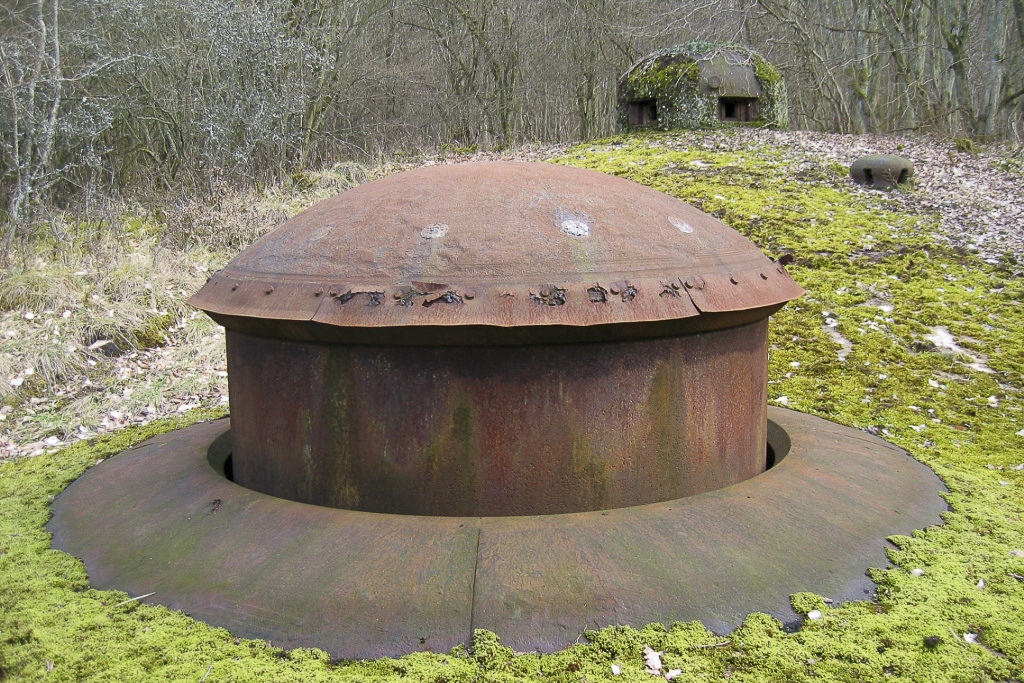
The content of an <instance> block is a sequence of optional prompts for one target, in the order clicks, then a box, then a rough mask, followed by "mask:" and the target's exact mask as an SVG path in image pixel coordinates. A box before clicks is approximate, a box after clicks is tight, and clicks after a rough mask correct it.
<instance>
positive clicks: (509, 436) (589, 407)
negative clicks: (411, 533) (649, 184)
mask: <svg viewBox="0 0 1024 683" xmlns="http://www.w3.org/2000/svg"><path fill="white" fill-rule="evenodd" d="M802 291H803V290H801V289H800V287H799V286H798V285H796V284H795V283H794V282H793V280H792V279H791V278H790V277H789V274H788V273H786V271H785V269H784V268H783V267H782V266H781V265H779V264H777V263H774V262H772V261H771V260H770V259H768V258H767V257H766V256H765V255H764V254H762V253H761V252H760V251H759V250H758V249H757V248H756V247H755V246H754V245H753V244H752V243H751V242H750V241H749V240H747V239H746V238H744V237H743V236H741V235H740V234H739V233H737V232H735V231H734V230H732V229H730V228H729V227H727V226H726V225H724V224H723V223H721V222H720V221H718V220H716V219H714V218H713V217H711V216H708V215H707V214H704V213H701V212H700V211H698V210H696V209H695V208H693V207H692V206H690V205H688V204H685V203H683V202H681V201H679V200H677V199H674V198H672V197H669V196H668V195H665V194H663V193H660V192H657V191H654V190H651V189H649V188H646V187H643V186H641V185H638V184H636V183H633V182H630V181H627V180H623V179H621V178H616V177H613V176H608V175H605V174H601V173H596V172H594V171H588V170H583V169H576V168H570V167H565V166H558V165H553V164H536V163H533V164H530V163H510V162H493V163H474V164H459V165H453V166H440V167H428V168H421V169H417V170H414V171H409V172H406V173H402V174H399V175H397V176H393V177H391V178H386V179H384V180H380V181H376V182H373V183H368V184H366V185H364V186H361V187H358V188H356V189H353V190H350V191H348V192H346V193H344V194H341V195H338V196H336V197H334V198H332V199H330V200H328V201H326V202H322V203H321V204H318V205H317V206H314V207H313V208H311V209H309V210H308V211H306V212H304V213H302V214H300V215H299V216H297V217H296V218H294V219H292V220H290V221H288V222H287V223H285V224H284V225H282V226H280V227H279V228H278V229H276V230H275V231H273V232H272V233H270V234H269V235H267V236H266V237H264V238H263V239H261V240H259V241H258V242H257V243H256V244H254V245H253V246H252V247H250V248H249V249H246V250H245V251H244V252H243V253H242V254H240V255H239V256H238V257H237V258H235V259H234V260H233V261H232V262H231V263H230V264H229V265H228V266H227V267H226V268H224V269H223V270H222V271H220V272H219V273H217V274H216V275H215V276H214V277H213V278H211V280H210V281H209V282H208V283H207V284H206V286H204V287H203V289H202V290H201V291H200V292H199V293H197V294H196V295H195V296H194V297H193V298H192V300H191V303H192V304H193V305H196V306H199V307H200V308H203V309H204V310H206V311H207V312H208V313H210V315H211V316H213V317H214V318H215V319H216V320H218V321H219V322H221V323H223V324H224V325H225V327H226V328H227V329H228V370H229V378H230V379H229V382H230V388H231V392H230V393H231V409H232V415H233V417H234V419H235V425H236V450H235V454H234V467H235V472H236V474H237V477H238V481H239V482H240V483H243V484H244V485H246V486H250V487H252V488H254V489H256V490H258V491H262V492H265V493H271V494H273V495H277V496H281V497H285V498H289V499H292V500H298V501H302V502H308V503H313V504H318V505H329V506H335V507H341V508H347V509H358V510H367V511H376V512H395V513H406V514H427V515H521V514H553V513H564V512H577V511H583V510H593V509H607V508H614V507H623V506H628V505H639V504H645V503H650V502H655V501H661V500H669V499H673V498H678V497H680V496H685V495H692V494H694V493H699V492H701V491H707V490H710V489H714V488H718V487H721V486H727V485H729V484H732V483H735V482H737V481H740V480H742V479H745V478H747V477H751V476H754V475H755V474H757V473H758V472H760V471H762V470H763V469H764V455H763V453H761V452H760V451H761V450H763V448H762V446H763V443H764V429H765V417H764V415H765V400H764V399H765V382H766V365H767V332H766V329H767V328H766V320H767V317H768V315H770V314H771V313H773V312H774V311H775V310H777V309H778V308H779V307H780V306H782V305H783V304H784V303H785V302H786V301H787V300H789V299H791V298H794V297H796V296H798V295H799V294H800V293H802ZM598 342H600V344H598Z"/></svg>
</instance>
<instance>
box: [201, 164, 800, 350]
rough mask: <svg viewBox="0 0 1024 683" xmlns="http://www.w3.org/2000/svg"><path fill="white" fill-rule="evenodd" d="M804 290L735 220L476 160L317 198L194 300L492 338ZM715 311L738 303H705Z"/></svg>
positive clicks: (638, 332)
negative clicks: (731, 223) (514, 330)
mask: <svg viewBox="0 0 1024 683" xmlns="http://www.w3.org/2000/svg"><path fill="white" fill-rule="evenodd" d="M802 291H803V290H802V289H801V288H800V287H799V286H798V285H796V284H795V283H794V282H793V281H792V279H791V278H790V277H789V275H788V274H787V273H786V272H785V270H784V269H783V268H782V267H781V266H779V265H777V264H775V263H773V262H772V261H771V260H770V259H768V258H767V257H766V256H765V255H764V254H762V253H761V252H760V251H759V250H758V249H757V247H755V246H754V245H753V244H752V243H751V242H750V241H749V240H747V239H746V238H744V237H743V236H742V235H740V234H739V233H737V232H736V231H734V230H732V229H731V228H729V227H728V226H726V225H725V224H724V223H722V222H721V221H718V220H717V219H715V218H713V217H711V216H709V215H707V214H705V213H702V212H700V211H698V210H697V209H695V208H694V207H692V206H690V205H689V204H686V203H684V202H682V201H680V200H678V199H675V198H673V197H670V196H668V195H666V194H663V193H661V192H658V191H656V190H652V189H650V188H647V187H644V186H642V185H639V184H637V183H634V182H632V181H629V180H625V179H622V178H617V177H614V176H609V175H605V174H602V173H598V172H596V171H590V170H585V169H579V168H571V167H567V166H560V165H556V164H540V163H525V162H485V163H466V164H456V165H447V166H433V167H424V168H420V169H416V170H413V171H408V172H405V173H401V174H398V175H394V176H391V177H387V178H384V179H382V180H377V181H374V182H370V183H367V184H365V185H362V186H360V187H357V188H355V189H352V190H349V191H347V192H344V193H342V194H339V195H337V196H335V197H333V198H331V199H328V200H326V201H323V202H321V203H319V204H317V205H315V206H313V207H312V208H310V209H308V210H306V211H304V212H303V213H301V214H299V215H298V216H296V217H295V218H293V219H291V220H289V221H287V222H286V223H284V224H283V225H281V226H279V227H278V228H277V229H275V230H274V231H272V232H271V233H269V234H268V235H266V236H264V237H263V238H262V239H260V240H259V241H258V242H256V243H255V244H254V245H253V246H251V247H250V248H248V249H246V250H245V251H243V252H242V253H241V254H240V255H239V256H238V257H237V258H235V259H234V260H233V261H232V262H231V263H230V264H229V265H228V266H227V267H226V268H224V269H223V270H222V271H220V272H219V273H217V274H216V275H215V276H214V277H213V278H211V279H210V281H209V282H208V283H207V285H206V286H205V287H203V288H202V290H201V291H199V292H198V293H197V294H196V295H195V296H194V297H193V298H192V299H191V301H190V303H191V304H192V305H194V306H197V307H198V308H201V309H203V310H205V311H207V312H208V313H209V314H210V315H211V316H213V317H214V318H215V319H216V320H218V321H219V322H222V323H223V324H225V325H226V326H227V327H229V328H233V329H241V330H243V331H251V332H256V333H264V334H265V333H271V332H272V333H274V334H277V335H284V336H291V335H300V336H302V337H309V336H312V337H313V338H326V339H330V340H334V341H386V342H387V343H417V344H424V343H445V344H451V343H481V342H483V343H493V342H498V343H501V342H504V341H506V340H507V339H509V338H510V337H509V335H508V333H501V332H499V331H498V330H499V329H500V328H513V327H515V328H531V329H530V330H529V331H528V332H524V331H523V330H522V329H521V330H519V333H518V334H516V335H514V336H513V337H511V338H514V339H516V341H517V342H522V341H529V340H533V341H559V340H563V341H578V340H584V339H586V340H593V339H604V338H614V337H622V336H625V337H636V336H651V335H656V334H660V333H663V332H665V331H667V330H668V329H669V328H670V327H671V330H672V331H673V332H676V331H679V329H680V323H679V321H685V320H686V319H689V318H696V317H697V316H703V319H702V320H700V321H697V320H691V321H689V323H685V324H682V327H683V328H687V329H696V328H704V329H707V328H709V327H720V326H723V325H734V324H737V322H739V321H740V320H741V317H738V316H737V315H736V313H737V312H740V311H749V310H752V309H769V308H772V307H774V308H777V307H778V306H780V305H781V304H783V303H784V302H786V301H788V300H790V299H793V298H795V297H797V296H799V295H800V294H801V293H802ZM759 312H760V315H761V316H763V315H767V313H766V312H764V311H763V310H760V311H759ZM769 312H770V311H769ZM721 313H730V314H732V315H730V316H725V317H721V316H720V317H717V318H712V319H709V318H708V317H707V315H706V314H721ZM746 317H747V318H749V316H746ZM667 321H677V324H676V325H674V326H666V322H667ZM296 323H300V324H301V323H307V324H306V325H299V326H297V325H296ZM637 323H642V325H640V326H639V327H638V326H637V325H636V324H637ZM627 325H628V327H624V326H627ZM452 328H455V329H454V330H453V329H452ZM584 328H590V329H584ZM300 330H301V331H300ZM385 330H386V332H384V331H385Z"/></svg>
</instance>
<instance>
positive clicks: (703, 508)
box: [49, 408, 946, 658]
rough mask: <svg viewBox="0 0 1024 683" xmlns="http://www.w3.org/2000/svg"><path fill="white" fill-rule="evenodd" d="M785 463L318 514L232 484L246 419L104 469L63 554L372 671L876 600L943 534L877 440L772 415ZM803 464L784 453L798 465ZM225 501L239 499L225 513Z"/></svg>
mask: <svg viewBox="0 0 1024 683" xmlns="http://www.w3.org/2000/svg"><path fill="white" fill-rule="evenodd" d="M768 417H769V420H770V422H769V429H768V439H769V444H770V445H772V446H773V448H774V450H775V452H776V454H777V457H780V458H781V461H780V462H779V463H778V464H777V465H776V466H775V467H773V468H772V469H770V470H769V471H767V472H765V473H764V474H762V475H760V476H757V477H754V478H752V479H748V480H746V481H744V482H741V483H739V484H736V485H734V486H730V487H727V488H723V489H719V490H716V491H712V492H709V493H704V494H700V495H697V496H692V497H689V498H685V499H682V500H675V501H669V502H664V503H657V504H652V505H645V506H637V507H631V508H623V509H616V510H608V511H601V512H585V513H576V514H568V515H546V516H530V517H484V518H458V517H420V516H406V515H382V514H372V513H365V512H355V511H348V510H337V509H331V508H325V507H316V506H309V505H304V504H301V503H295V502H291V501H286V500H282V499H280V498H275V497H272V496H267V495H264V494H261V493H258V492H255V491H252V490H249V489H246V488H244V487H241V486H238V485H236V484H234V483H232V482H230V481H228V480H227V479H225V478H224V477H223V476H222V474H221V470H222V468H223V464H224V461H225V459H226V458H227V456H228V452H229V450H230V442H229V440H228V437H227V433H228V423H227V421H220V422H215V423H208V424H202V425H197V426H195V427H190V428H188V429H185V430H181V431H178V432H173V433H170V434H167V435H164V436H162V437H158V438H157V439H154V440H152V441H150V442H148V443H147V444H144V445H142V446H140V447H138V448H134V449H131V450H129V451H126V452H124V453H122V454H120V455H118V456H115V457H114V458H111V459H109V460H107V461H105V462H103V463H102V464H100V465H98V466H96V467H94V468H92V469H90V470H89V471H88V472H87V473H86V474H85V475H84V476H83V477H81V478H80V479H79V480H78V481H76V482H75V483H73V484H72V485H71V486H70V487H69V488H68V489H67V490H66V491H65V492H64V493H62V494H61V495H60V496H59V497H58V498H57V500H56V501H55V502H54V504H53V515H54V516H53V519H52V520H51V522H50V524H49V530H50V531H51V532H52V533H53V538H54V545H55V546H56V547H57V548H60V549H62V550H65V551H67V552H70V553H72V554H74V555H76V556H78V557H81V558H82V559H83V560H84V561H85V564H86V567H87V569H88V571H89V577H90V580H91V581H92V583H93V585H94V586H95V587H97V588H116V589H119V590H124V591H127V592H128V593H129V594H132V595H142V594H148V593H154V594H153V596H152V597H150V598H147V599H146V601H147V602H157V603H160V604H164V605H167V606H169V607H172V608H174V609H180V610H183V611H185V612H187V613H189V614H191V615H193V616H195V617H197V618H199V619H203V620H205V621H208V622H210V623H212V624H215V625H218V626H225V627H228V628H230V629H232V630H233V631H234V633H235V634H236V635H238V636H252V637H260V638H266V639H269V640H271V641H272V642H273V643H274V645H277V646H281V647H295V646H316V647H321V648H324V649H326V650H328V651H330V652H331V653H333V654H334V655H336V656H341V657H350V658H361V657H377V656H382V655H392V656H393V655H399V654H403V653H406V652H411V651H415V650H434V651H439V652H446V651H448V650H450V648H451V647H453V646H454V645H457V644H459V643H462V642H465V641H467V640H468V638H469V637H470V635H471V633H472V629H474V628H489V629H493V630H495V631H496V632H497V633H498V634H499V635H500V636H501V637H502V641H503V643H505V644H506V645H510V646H512V647H514V648H516V649H518V650H534V649H538V650H542V651H552V650H558V649H561V648H563V647H565V646H567V645H569V644H571V643H573V642H575V641H576V640H577V638H578V637H579V635H580V632H581V631H582V630H584V629H585V628H594V627H598V626H605V625H611V624H626V625H633V626H643V625H644V624H647V623H649V622H652V621H659V622H672V621H676V620H682V621H687V620H692V619H699V620H702V621H703V622H704V623H705V624H706V625H707V626H708V627H709V628H711V629H712V630H714V631H716V632H719V633H724V632H727V631H729V630H730V629H732V628H734V627H736V626H737V625H738V624H739V623H740V622H741V621H742V620H743V619H744V617H745V616H746V615H747V614H748V613H750V612H753V611H759V612H767V613H769V614H772V615H774V616H776V617H778V618H780V619H782V620H783V621H784V622H792V621H794V620H796V619H797V616H796V615H795V614H794V613H793V612H792V610H791V608H790V605H789V595H790V594H792V593H795V592H799V591H811V592H814V593H818V594H820V595H824V596H827V597H830V598H832V599H834V600H836V601H844V600H855V599H861V598H865V597H869V596H870V595H871V593H872V592H873V590H874V584H873V583H872V582H871V581H870V580H869V579H868V578H867V577H866V576H865V569H866V568H868V567H883V566H885V565H886V563H887V558H886V555H885V550H886V543H885V541H884V539H885V538H886V537H887V536H890V535H893V534H909V533H910V532H911V531H912V530H914V529H920V528H923V527H926V526H928V525H931V524H938V523H940V518H939V515H940V514H941V513H942V512H943V511H944V510H945V509H946V506H945V504H944V503H943V501H942V500H941V498H940V497H939V495H938V494H939V492H941V491H943V490H944V488H943V486H942V484H941V482H940V481H939V480H938V478H937V477H936V476H935V475H934V473H933V472H932V471H931V470H929V469H928V468H927V467H925V466H924V465H922V464H921V463H918V462H916V461H915V460H913V459H911V458H910V457H909V456H907V455H906V454H905V453H904V452H903V451H901V450H899V449H897V448H895V447H893V446H891V445H889V444H886V443H885V442H883V441H881V440H879V439H877V438H875V437H872V436H870V435H868V434H865V433H863V432H860V431H858V430H854V429H850V428H846V427H841V426H839V425H835V424H833V423H830V422H827V421H825V420H822V419H820V418H816V417H811V416H807V415H801V414H799V413H794V412H791V411H785V410H780V409H777V408H769V410H768ZM783 456H784V457H783ZM217 501H219V504H217Z"/></svg>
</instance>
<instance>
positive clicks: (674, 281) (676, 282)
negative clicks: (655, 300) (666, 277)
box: [672, 280, 680, 289]
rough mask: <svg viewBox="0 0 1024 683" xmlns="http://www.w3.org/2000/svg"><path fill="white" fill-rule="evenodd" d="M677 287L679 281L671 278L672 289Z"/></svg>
mask: <svg viewBox="0 0 1024 683" xmlns="http://www.w3.org/2000/svg"><path fill="white" fill-rule="evenodd" d="M679 287H680V285H679V281H678V280H673V281H672V289H679Z"/></svg>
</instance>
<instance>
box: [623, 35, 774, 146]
mask: <svg viewBox="0 0 1024 683" xmlns="http://www.w3.org/2000/svg"><path fill="white" fill-rule="evenodd" d="M617 117H618V127H619V129H620V130H631V129H635V128H643V127H647V128H659V129H672V128H715V127H718V126H723V125H730V124H740V123H741V124H754V125H764V126H771V127H774V128H785V127H786V126H787V125H788V123H789V114H788V109H787V102H786V86H785V82H784V80H783V78H782V74H781V73H780V72H779V70H778V69H777V68H776V67H775V66H773V65H772V64H770V63H769V62H768V61H767V60H765V59H764V57H762V56H761V55H760V54H759V53H757V52H756V51H754V50H751V49H748V48H744V47H740V46H736V45H714V44H711V43H688V44H686V45H678V46H674V47H670V48H666V49H663V50H659V51H658V52H655V53H652V54H650V55H648V56H646V57H644V58H643V59H641V60H640V61H639V62H637V63H636V64H634V65H633V66H632V67H630V69H629V70H628V71H626V73H625V74H623V75H622V77H621V78H620V79H619V83H618V109H617Z"/></svg>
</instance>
